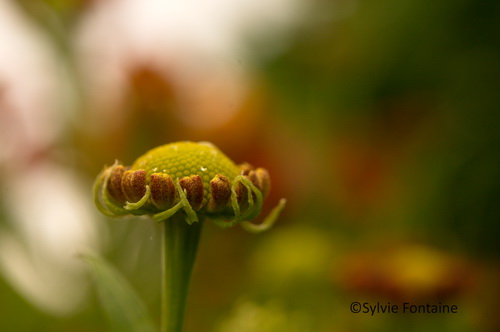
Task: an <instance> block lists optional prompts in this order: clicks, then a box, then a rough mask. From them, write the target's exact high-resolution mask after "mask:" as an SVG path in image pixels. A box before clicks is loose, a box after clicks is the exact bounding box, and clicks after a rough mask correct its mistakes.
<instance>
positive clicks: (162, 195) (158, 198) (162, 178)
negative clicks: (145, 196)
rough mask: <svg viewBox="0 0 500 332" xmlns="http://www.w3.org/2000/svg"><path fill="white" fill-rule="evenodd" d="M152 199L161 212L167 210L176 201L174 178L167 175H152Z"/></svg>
mask: <svg viewBox="0 0 500 332" xmlns="http://www.w3.org/2000/svg"><path fill="white" fill-rule="evenodd" d="M150 179H151V183H150V185H149V187H150V189H151V199H152V201H153V204H154V205H155V206H156V207H157V208H158V209H160V210H165V209H167V208H169V207H171V206H172V205H174V201H175V194H176V192H175V184H174V181H173V180H172V178H171V177H170V176H169V175H167V174H165V173H153V174H151V178H150Z"/></svg>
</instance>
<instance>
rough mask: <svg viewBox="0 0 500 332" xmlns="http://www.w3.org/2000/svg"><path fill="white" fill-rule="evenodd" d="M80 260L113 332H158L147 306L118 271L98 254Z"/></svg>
mask: <svg viewBox="0 0 500 332" xmlns="http://www.w3.org/2000/svg"><path fill="white" fill-rule="evenodd" d="M82 258H83V259H84V260H85V262H86V263H87V264H88V265H89V267H90V272H91V275H92V277H93V279H94V282H95V286H96V289H97V293H98V296H99V299H100V301H101V304H102V306H103V308H104V312H105V314H106V316H107V319H108V321H109V324H110V325H111V328H112V330H113V331H119V332H128V331H130V332H139V331H140V332H153V331H155V332H156V331H158V329H157V328H156V327H155V325H154V324H153V321H152V319H151V316H150V315H149V313H148V311H147V309H146V306H145V305H144V303H143V302H142V301H141V299H140V298H139V296H138V295H137V294H136V292H135V291H134V289H133V288H132V287H131V285H130V284H129V283H128V282H127V280H126V279H125V278H124V277H123V275H122V274H121V273H120V272H119V271H118V270H116V269H115V268H114V267H113V266H112V265H111V264H110V263H108V262H107V261H105V260H104V259H103V258H102V257H100V256H99V255H97V254H84V255H82Z"/></svg>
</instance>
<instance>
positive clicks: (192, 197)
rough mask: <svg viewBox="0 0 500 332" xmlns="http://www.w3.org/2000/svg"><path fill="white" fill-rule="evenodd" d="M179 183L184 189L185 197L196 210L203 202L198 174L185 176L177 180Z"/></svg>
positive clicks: (201, 183)
mask: <svg viewBox="0 0 500 332" xmlns="http://www.w3.org/2000/svg"><path fill="white" fill-rule="evenodd" d="M179 185H180V186H181V188H182V189H183V190H185V191H186V198H187V200H188V202H189V204H190V205H191V207H192V208H193V210H195V211H197V210H199V209H200V208H201V205H202V203H203V182H202V180H201V177H200V176H199V175H191V176H185V177H183V178H181V179H180V180H179Z"/></svg>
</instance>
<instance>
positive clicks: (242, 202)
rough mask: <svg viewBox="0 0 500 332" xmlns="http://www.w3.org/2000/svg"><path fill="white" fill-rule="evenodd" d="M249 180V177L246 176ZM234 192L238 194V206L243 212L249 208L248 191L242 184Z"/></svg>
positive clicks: (239, 183)
mask: <svg viewBox="0 0 500 332" xmlns="http://www.w3.org/2000/svg"><path fill="white" fill-rule="evenodd" d="M244 176H245V177H246V178H247V179H248V176H246V175H244ZM234 191H235V192H236V199H237V201H238V205H239V206H240V208H241V209H242V210H245V208H246V207H248V189H247V187H245V185H244V184H243V183H241V182H238V184H237V185H236V186H235V188H234Z"/></svg>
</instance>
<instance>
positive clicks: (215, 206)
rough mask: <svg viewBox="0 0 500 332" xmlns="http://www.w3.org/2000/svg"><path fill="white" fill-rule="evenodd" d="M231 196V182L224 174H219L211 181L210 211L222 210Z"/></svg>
mask: <svg viewBox="0 0 500 332" xmlns="http://www.w3.org/2000/svg"><path fill="white" fill-rule="evenodd" d="M230 198H231V182H229V180H228V179H227V178H226V177H225V176H224V175H222V174H217V175H215V177H214V178H213V179H212V180H211V181H210V200H209V201H208V211H209V212H216V211H220V210H222V209H223V208H224V207H225V206H226V205H227V203H228V202H229V199H230Z"/></svg>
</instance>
